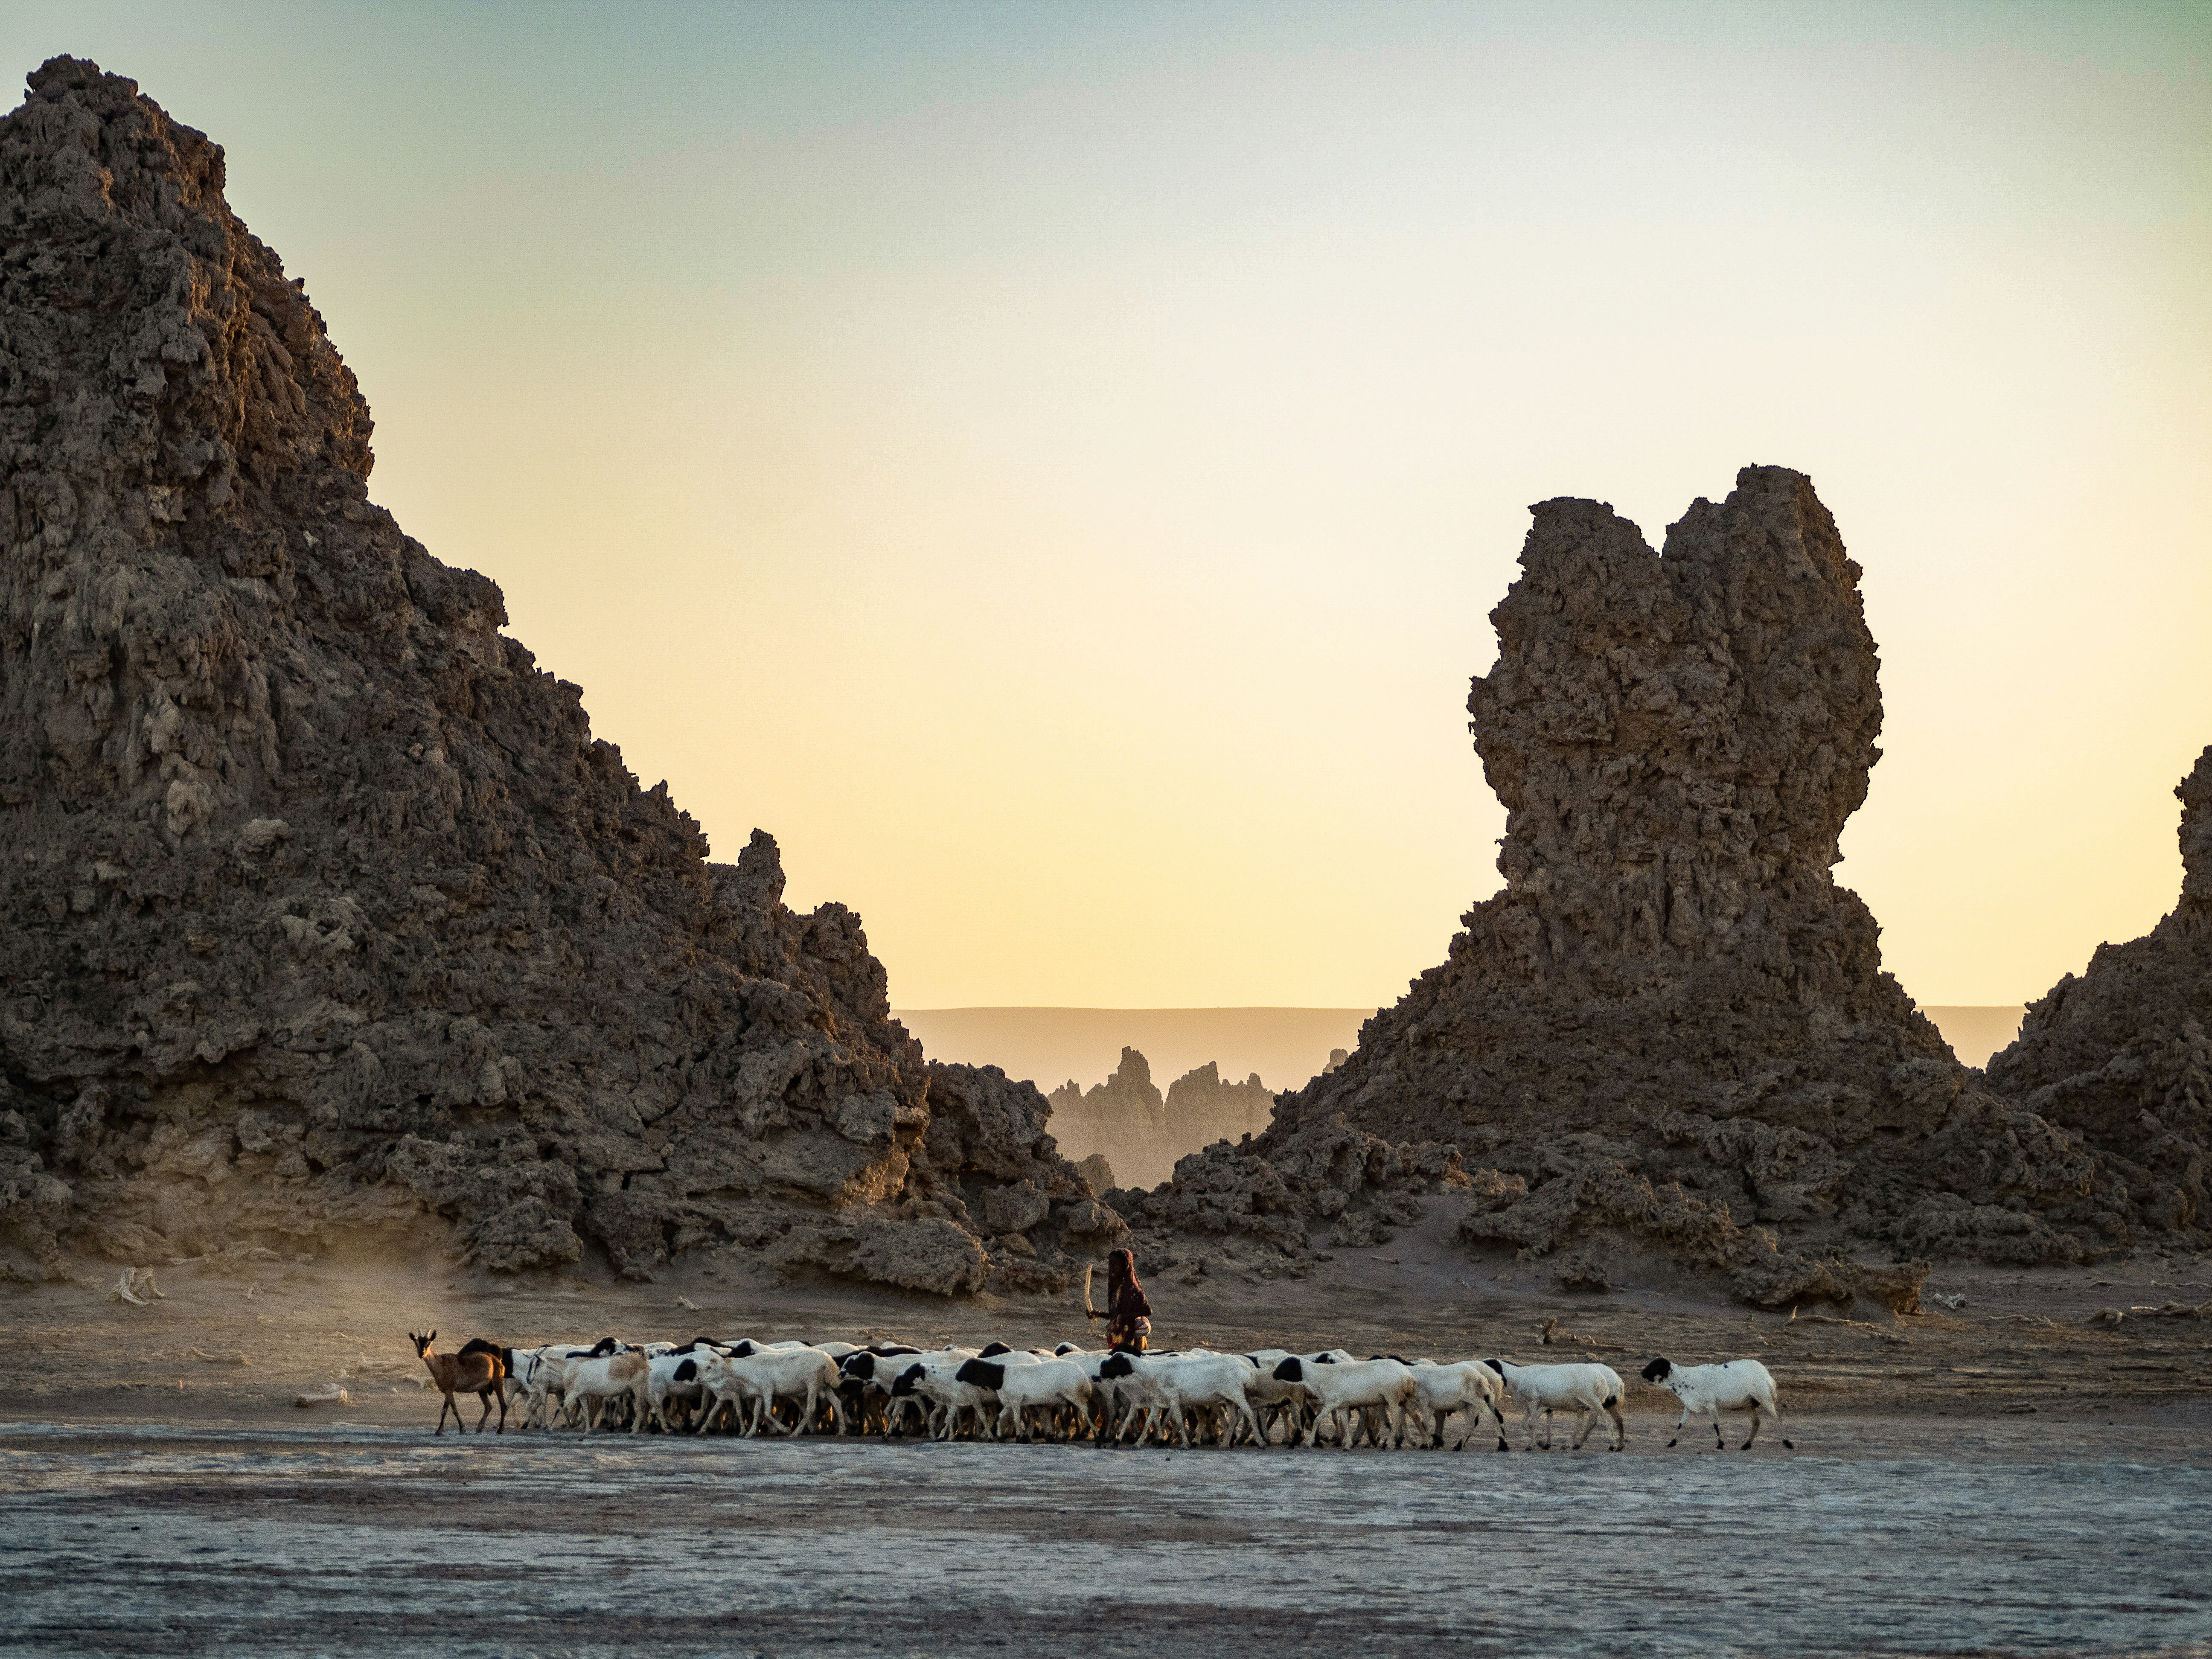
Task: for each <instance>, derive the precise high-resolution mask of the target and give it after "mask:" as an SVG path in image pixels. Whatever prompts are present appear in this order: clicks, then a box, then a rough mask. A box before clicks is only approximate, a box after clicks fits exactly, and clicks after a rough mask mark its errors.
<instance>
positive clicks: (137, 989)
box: [0, 58, 1122, 1291]
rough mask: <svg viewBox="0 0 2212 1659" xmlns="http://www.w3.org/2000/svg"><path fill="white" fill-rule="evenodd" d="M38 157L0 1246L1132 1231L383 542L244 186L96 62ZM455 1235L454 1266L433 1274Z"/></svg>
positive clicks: (969, 1278)
mask: <svg viewBox="0 0 2212 1659" xmlns="http://www.w3.org/2000/svg"><path fill="white" fill-rule="evenodd" d="M30 87H31V92H30V97H29V99H28V100H27V102H26V103H25V104H24V105H23V106H21V108H19V109H17V110H16V111H15V112H13V113H12V114H10V115H9V116H8V117H7V118H5V119H4V120H0V246H4V255H5V257H4V258H0V460H3V461H4V467H5V473H4V477H5V483H4V488H0V548H4V555H3V557H4V565H0V584H4V586H0V843H4V846H5V848H6V857H5V860H4V862H0V927H4V935H5V937H6V939H7V940H8V949H7V951H5V952H4V954H0V1234H4V1235H5V1236H7V1237H9V1238H11V1239H12V1240H13V1241H14V1242H15V1243H16V1244H17V1245H18V1246H20V1247H21V1248H24V1249H27V1250H28V1251H29V1252H30V1253H31V1254H32V1255H34V1256H40V1257H44V1258H46V1260H47V1261H49V1262H52V1261H53V1260H55V1259H56V1258H57V1255H58V1250H59V1249H60V1248H61V1245H62V1243H64V1241H70V1240H75V1241H82V1242H86V1243H93V1244H95V1245H99V1246H104V1247H105V1248H106V1249H108V1250H110V1251H111V1252H112V1253H114V1254H117V1255H121V1256H123V1257H125V1259H130V1260H137V1261H143V1260H146V1259H149V1257H155V1256H159V1255H165V1254H169V1253H175V1254H197V1253H198V1252H199V1251H201V1250H203V1249H209V1248H210V1247H213V1246H216V1245H219V1244H221V1243H222V1242H223V1241H225V1240H238V1239H252V1240H256V1241H260V1242H264V1243H271V1244H275V1243H283V1244H285V1245H287V1246H288V1247H297V1246H298V1245H299V1244H301V1243H306V1242H307V1241H311V1240H313V1241H321V1242H323V1243H325V1244H327V1243H330V1242H331V1241H333V1240H336V1239H338V1238H341V1237H344V1236H346V1235H348V1234H349V1233H356V1232H358V1231H360V1230H364V1229H367V1230H383V1231H392V1232H404V1234H405V1235H406V1236H407V1237H409V1238H410V1239H412V1238H415V1237H420V1236H422V1233H423V1222H424V1218H425V1217H426V1216H430V1217H436V1218H443V1219H444V1220H445V1221H446V1222H447V1223H450V1234H451V1238H452V1241H453V1243H454V1244H455V1245H456V1246H457V1247H458V1248H459V1249H461V1250H463V1251H465V1253H467V1254H468V1255H470V1256H471V1257H473V1259H474V1260H476V1261H479V1262H481V1263H483V1264H485V1265H487V1266H489V1267H499V1268H520V1267H532V1266H538V1265H544V1264H553V1263H561V1262H566V1261H574V1260H576V1259H578V1258H579V1257H580V1255H583V1254H584V1253H585V1252H586V1250H587V1249H592V1250H603V1251H604V1252H605V1256H606V1257H607V1259H608V1260H609V1261H611V1264H612V1265H613V1266H614V1267H617V1269H619V1270H620V1271H622V1272H623V1273H629V1274H645V1273H650V1272H651V1270H652V1269H653V1267H654V1265H655V1264H656V1263H659V1262H660V1261H663V1260H664V1259H665V1258H666V1257H667V1256H668V1255H670V1254H671V1252H674V1251H679V1250H684V1249H690V1248H694V1247H698V1246H702V1245H707V1244H712V1243H721V1242H728V1241H733V1242H735V1243H738V1244H740V1245H743V1246H744V1247H747V1248H751V1249H761V1250H763V1251H766V1252H768V1253H769V1254H770V1255H772V1257H773V1258H774V1259H775V1260H776V1261H781V1262H783V1263H786V1264H787V1265H789V1266H791V1267H793V1268H798V1267H804V1266H811V1267H817V1268H820V1269H823V1270H827V1271H830V1272H836V1273H856V1274H860V1275H863V1276H866V1277H867V1278H871V1279H878V1280H881V1281H884V1282H886V1283H890V1284H893V1285H908V1286H911V1287H914V1288H917V1289H924V1290H930V1291H958V1290H963V1289H974V1288H976V1287H978V1286H981V1285H985V1284H986V1283H989V1282H994V1281H995V1282H1000V1283H1005V1284H1012V1285H1057V1284H1060V1283H1064V1282H1065V1281H1066V1277H1067V1273H1068V1272H1069V1270H1070V1268H1071V1267H1073V1265H1074V1262H1075V1261H1076V1260H1078V1259H1079V1258H1084V1257H1087V1256H1090V1255H1095V1254H1096V1252H1097V1250H1098V1249H1103V1247H1104V1246H1105V1245H1107V1244H1109V1243H1112V1242H1113V1240H1114V1239H1115V1237H1119V1236H1120V1235H1121V1231H1122V1228H1121V1222H1120V1219H1119V1218H1117V1217H1116V1216H1115V1215H1114V1214H1113V1212H1111V1211H1110V1210H1109V1209H1107V1208H1106V1207H1105V1206H1103V1205H1101V1204H1099V1203H1097V1201H1096V1200H1095V1199H1094V1198H1093V1196H1092V1194H1091V1191H1090V1189H1089V1188H1088V1186H1087V1185H1086V1184H1085V1183H1084V1182H1082V1181H1081V1180H1080V1179H1079V1177H1078V1176H1076V1174H1075V1172H1074V1170H1073V1168H1072V1167H1071V1166H1070V1165H1069V1164H1067V1163H1066V1161H1065V1160H1064V1159H1062V1158H1059V1157H1058V1156H1057V1155H1056V1153H1055V1152H1054V1143H1053V1139H1052V1138H1051V1136H1050V1135H1049V1134H1048V1133H1046V1120H1047V1108H1046V1105H1045V1102H1044V1100H1043V1099H1042V1097H1041V1096H1039V1095H1038V1094H1037V1092H1036V1090H1035V1089H1034V1088H1032V1087H1030V1085H1026V1084H1013V1083H1010V1082H1009V1081H1008V1080H1007V1079H1006V1078H1005V1077H1004V1076H1003V1075H1002V1074H1000V1073H999V1072H997V1071H996V1070H994V1069H986V1070H980V1071H979V1070H975V1069H972V1068H969V1067H966V1066H932V1065H930V1064H928V1063H927V1061H926V1060H925V1059H924V1057H923V1055H922V1054H921V1048H920V1046H919V1045H918V1044H917V1043H915V1042H913V1041H912V1040H911V1039H910V1038H908V1036H907V1035H906V1033H905V1031H904V1030H903V1029H902V1027H900V1026H899V1025H898V1024H896V1023H895V1022H893V1021H892V1020H891V1019H890V1014H889V1003H888V1000H887V997H886V994H885V985H884V970H883V969H882V967H881V966H880V965H879V964H878V963H877V962H876V960H875V958H874V957H872V956H871V955H870V954H869V953H868V949H867V943H866V938H865V937H864V936H863V934H862V933H861V931H860V919H859V918H858V917H857V916H855V915H853V914H852V913H851V912H850V911H848V910H847V909H845V908H843V907H842V906H840V905H836V904H829V905H824V906H823V907H822V908H819V909H817V910H816V911H814V912H813V913H812V914H811V915H797V914H794V913H793V911H791V910H790V909H788V908H787V907H786V906H785V905H784V903H783V902H782V889H783V877H782V872H781V868H780V866H779V863H778V859H777V852H776V847H775V842H774V841H773V840H771V839H770V838H769V836H765V835H763V834H761V833H759V832H755V834H754V836H753V838H752V842H751V844H750V846H748V847H747V848H745V849H744V852H743V854H741V855H740V856H739V858H738V861H737V862H736V863H735V864H734V865H728V864H716V863H711V862H709V861H708V847H707V840H706V837H705V836H703V835H702V834H701V833H700V830H699V829H698V827H697V825H696V824H695V823H693V822H692V820H691V819H690V817H687V816H685V814H684V813H683V812H682V811H679V810H678V808H677V806H676V805H675V804H674V803H673V801H671V799H670V797H669V792H668V789H667V787H666V785H665V784H663V785H660V786H659V787H655V788H653V789H651V790H644V789H641V788H640V787H638V783H637V781H636V780H635V778H634V777H633V776H632V775H630V773H629V771H628V770H627V769H625V768H624V766H623V761H622V756H621V753H620V751H619V750H617V749H615V748H614V747H613V746H612V745H611V744H607V743H605V742H602V741H599V740H596V739H594V738H592V735H591V732H590V727H589V724H588V722H587V720H586V716H585V714H584V710H583V707H582V702H581V694H580V691H579V690H578V688H577V687H575V686H574V685H570V684H565V683H562V682H561V681H558V680H556V679H555V678H552V676H550V674H547V673H544V672H543V671H540V670H539V669H538V667H537V665H536V664H535V662H534V660H533V659H532V656H531V654H530V653H529V652H528V651H526V650H525V649H524V648H523V647H521V646H520V644H518V643H516V642H515V641H513V640H511V639H508V638H507V637H506V636H505V635H502V634H501V631H500V629H501V624H502V623H504V622H505V621H506V611H505V607H504V605H503V603H502V600H501V594H500V591H499V589H498V587H497V586H495V585H494V584H493V583H492V582H491V581H489V580H487V579H486V578H484V577H483V576H481V575H478V574H476V573H475V572H474V571H470V570H461V569H454V568H449V567H447V566H446V565H443V564H441V563H439V562H437V561H436V560H435V559H433V558H432V557H430V556H429V555H428V553H426V552H425V551H424V550H423V549H422V547H421V546H419V545H418V544H416V543H415V542H413V541H411V540H410V539H409V538H407V537H406V536H404V534H402V533H401V532H400V530H399V527H398V526H397V525H396V524H395V523H393V521H392V518H391V517H390V515H389V514H387V513H385V512H384V511H382V510H381V509H380V508H379V507H375V506H374V505H373V504H371V502H370V501H369V499H368V488H367V484H368V473H369V467H370V464H371V456H370V451H369V433H370V422H369V416H368V406H367V404H365V403H364V402H363V401H362V397H361V394H360V392H359V391H358V389H357V388H356V386H355V383H354V378H353V376H352V374H350V373H349V371H348V370H347V368H346V367H345V365H344V363H343V362H341V361H340V359H339V357H338V354H337V351H336V350H335V349H332V347H331V343H330V341H329V340H328V338H327V337H325V332H324V328H323V323H322V319H321V318H320V317H319V315H318V314H317V313H316V312H315V309H314V307H313V306H311V305H310V304H309V303H308V301H307V295H306V294H305V293H304V292H303V289H302V284H301V282H300V281H299V280H297V279H295V278H288V277H287V276H285V274H284V270H283V265H282V264H280V262H279V261H278V259H277V258H276V255H275V254H274V253H273V252H270V250H269V249H268V248H266V247H264V246H263V245H262V244H261V243H260V242H258V240H255V239H254V238H253V236H252V234H249V233H248V232H247V230H246V227H245V226H244V225H243V224H241V223H240V222H239V221H238V219H237V218H236V217H235V216H234V215H233V214H232V213H231V211H230V210H229V209H228V206H227V205H226V204H225V202H224V199H223V155H222V150H221V149H220V148H219V147H217V146H216V145H215V144H214V143H210V142H209V140H208V139H207V138H206V137H204V136H203V135H201V134H200V133H197V132H195V131H192V130H191V129H190V128H187V127H185V126H183V125H179V124H178V123H176V122H173V121H172V120H171V119H170V118H168V117H167V115H166V114H164V113H163V112H162V111H161V109H160V108H158V107H157V106H155V104H154V103H153V102H152V101H151V100H148V99H145V98H143V97H141V96H139V95H138V94H137V88H136V86H135V85H134V84H133V83H132V82H129V81H126V80H124V79H122V78H120V77H118V76H109V75H103V74H102V73H101V72H100V70H99V69H98V68H97V67H96V66H95V65H93V64H88V63H83V62H80V61H76V60H73V59H70V58H57V59H55V60H53V61H52V62H51V63H49V64H46V66H45V67H44V68H42V69H40V70H39V71H38V72H37V73H36V74H34V75H33V76H31V77H30ZM435 1231H437V1230H436V1229H435V1228H434V1230H433V1233H434V1236H435Z"/></svg>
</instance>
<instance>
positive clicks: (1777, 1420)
mask: <svg viewBox="0 0 2212 1659" xmlns="http://www.w3.org/2000/svg"><path fill="white" fill-rule="evenodd" d="M1766 1414H1767V1415H1768V1416H1769V1417H1771V1418H1772V1419H1774V1431H1775V1432H1776V1433H1777V1434H1782V1407H1779V1406H1778V1405H1777V1404H1775V1402H1774V1401H1772V1400H1771V1399H1770V1400H1769V1401H1767V1402H1766ZM1782 1443H1783V1445H1784V1446H1785V1447H1787V1448H1788V1449H1790V1450H1791V1451H1796V1449H1797V1443H1796V1441H1794V1440H1792V1439H1791V1438H1790V1437H1789V1436H1788V1435H1786V1434H1783V1435H1782Z"/></svg>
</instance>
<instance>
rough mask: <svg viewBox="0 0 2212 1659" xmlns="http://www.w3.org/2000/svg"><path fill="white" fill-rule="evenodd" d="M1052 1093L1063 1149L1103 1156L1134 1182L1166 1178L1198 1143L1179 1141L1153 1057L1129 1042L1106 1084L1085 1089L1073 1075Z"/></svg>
mask: <svg viewBox="0 0 2212 1659" xmlns="http://www.w3.org/2000/svg"><path fill="white" fill-rule="evenodd" d="M1049 1098H1050V1104H1051V1107H1052V1132H1053V1137H1054V1139H1055V1140H1056V1141H1058V1142H1059V1144H1060V1151H1061V1152H1063V1153H1064V1154H1065V1155H1066V1156H1067V1157H1069V1158H1079V1159H1081V1158H1091V1157H1094V1156H1103V1158H1106V1159H1107V1160H1108V1161H1109V1163H1110V1164H1112V1165H1113V1167H1114V1169H1115V1170H1116V1171H1118V1172H1119V1173H1120V1175H1121V1178H1122V1179H1123V1180H1125V1181H1127V1182H1131V1183H1132V1184H1133V1185H1138V1186H1150V1185H1152V1183H1154V1182H1161V1181H1164V1180H1166V1179H1167V1178H1168V1172H1169V1171H1170V1170H1173V1169H1174V1168H1175V1161H1176V1158H1180V1157H1181V1156H1182V1154H1183V1153H1185V1152H1191V1151H1194V1150H1195V1148H1196V1147H1197V1146H1198V1145H1199V1143H1197V1142H1195V1141H1192V1142H1188V1143H1185V1144H1182V1145H1178V1144H1177V1142H1176V1138H1175V1137H1174V1135H1173V1134H1171V1133H1170V1131H1169V1127H1168V1109H1167V1102H1166V1101H1164V1100H1163V1099H1162V1098H1161V1097H1160V1091H1159V1088H1158V1085H1156V1084H1155V1083H1153V1081H1152V1062H1151V1061H1149V1060H1146V1058H1145V1057H1144V1055H1143V1054H1140V1053H1139V1051H1138V1050H1136V1049H1134V1048H1129V1047H1127V1046H1126V1045H1125V1046H1124V1047H1123V1048H1122V1050H1121V1063H1120V1064H1119V1065H1117V1066H1115V1068H1114V1073H1113V1075H1112V1076H1111V1077H1109V1078H1108V1079H1106V1080H1105V1081H1104V1082H1103V1083H1101V1084H1097V1085H1094V1086H1093V1087H1091V1088H1090V1089H1088V1090H1085V1088H1083V1086H1082V1085H1079V1084H1078V1083H1077V1082H1076V1081H1075V1079H1073V1078H1070V1079H1068V1080H1067V1081H1066V1082H1065V1083H1063V1084H1061V1085H1060V1087H1059V1088H1057V1089H1054V1091H1052V1094H1051V1096H1050V1097H1049Z"/></svg>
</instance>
